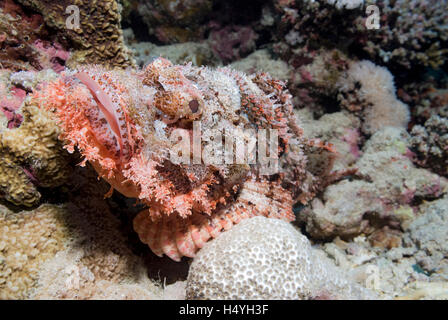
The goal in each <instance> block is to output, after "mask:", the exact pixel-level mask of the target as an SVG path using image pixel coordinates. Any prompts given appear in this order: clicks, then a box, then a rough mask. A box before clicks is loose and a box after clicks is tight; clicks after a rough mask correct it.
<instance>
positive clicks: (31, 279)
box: [0, 167, 162, 299]
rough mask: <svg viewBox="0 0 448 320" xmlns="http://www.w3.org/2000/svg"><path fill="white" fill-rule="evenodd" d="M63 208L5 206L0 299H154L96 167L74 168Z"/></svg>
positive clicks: (0, 216)
mask: <svg viewBox="0 0 448 320" xmlns="http://www.w3.org/2000/svg"><path fill="white" fill-rule="evenodd" d="M66 188H67V190H69V194H67V195H66V198H67V202H64V203H62V204H49V203H47V204H42V205H41V206H39V207H38V208H36V209H33V210H23V211H17V212H12V211H11V210H9V209H7V208H6V207H4V206H0V231H1V232H0V299H142V298H144V299H155V298H160V297H161V296H162V288H161V287H160V286H158V285H157V284H156V283H155V282H154V281H152V280H150V279H149V278H148V275H147V274H146V271H147V270H146V268H145V265H144V261H143V259H141V258H140V257H138V256H137V255H135V254H134V253H133V251H132V247H131V245H130V242H129V239H128V238H127V237H126V236H124V235H123V234H122V229H121V222H120V220H119V219H118V218H117V216H116V215H114V214H113V213H112V212H111V210H110V208H109V204H108V202H107V200H105V199H104V197H103V195H104V193H105V192H106V191H107V188H108V186H107V183H105V182H104V181H98V178H97V174H96V173H95V171H94V170H93V169H91V168H80V167H77V168H75V169H74V172H73V175H72V176H71V179H70V181H69V182H67V184H66Z"/></svg>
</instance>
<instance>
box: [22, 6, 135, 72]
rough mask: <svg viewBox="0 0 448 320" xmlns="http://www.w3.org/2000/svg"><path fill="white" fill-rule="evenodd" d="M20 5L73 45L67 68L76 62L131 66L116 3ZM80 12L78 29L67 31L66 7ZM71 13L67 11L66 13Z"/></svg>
mask: <svg viewBox="0 0 448 320" xmlns="http://www.w3.org/2000/svg"><path fill="white" fill-rule="evenodd" d="M19 2H20V3H21V4H23V5H24V6H26V7H29V8H31V9H33V10H36V11H37V12H39V13H41V14H42V17H43V19H44V20H45V23H46V24H47V25H48V26H49V27H51V28H56V29H57V30H58V31H59V33H60V35H61V37H63V38H67V39H70V40H71V41H72V42H73V47H74V48H75V52H74V53H73V55H72V57H71V59H70V60H69V61H68V64H69V65H76V64H78V63H102V64H105V65H109V66H114V67H127V66H130V65H133V61H132V59H131V57H130V55H129V50H128V49H127V48H126V46H125V45H124V41H123V35H122V31H121V28H120V20H121V17H120V12H119V5H118V3H117V1H116V0H98V1H94V2H92V1H84V0H77V1H69V0H63V1H58V2H57V3H56V4H55V3H54V1H51V0H20V1H19ZM70 5H76V6H77V8H78V9H79V23H80V26H79V27H78V28H76V27H74V28H67V25H66V20H67V19H68V18H69V14H67V13H66V10H67V7H68V6H70ZM68 12H70V11H68Z"/></svg>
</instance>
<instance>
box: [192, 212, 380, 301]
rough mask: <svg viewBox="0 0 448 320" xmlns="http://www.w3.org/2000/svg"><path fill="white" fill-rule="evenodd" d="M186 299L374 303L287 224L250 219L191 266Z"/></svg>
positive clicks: (370, 295) (207, 248)
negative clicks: (328, 300)
mask: <svg viewBox="0 0 448 320" xmlns="http://www.w3.org/2000/svg"><path fill="white" fill-rule="evenodd" d="M186 290H187V299H374V298H375V297H376V296H375V294H374V293H373V292H371V291H369V290H367V289H365V288H363V287H362V286H360V285H359V284H356V283H355V282H354V281H353V280H350V278H349V277H348V276H347V275H344V274H343V273H342V272H341V271H340V270H338V268H336V266H334V264H332V263H331V262H330V261H329V260H328V259H327V258H325V257H324V256H323V255H321V254H320V253H318V252H317V250H315V249H313V248H312V246H311V244H310V242H309V241H308V239H307V238H306V237H305V236H303V235H302V234H300V232H298V231H297V230H296V229H295V228H294V227H293V226H292V225H291V224H288V223H285V222H284V221H281V220H277V219H268V218H265V217H254V218H251V219H247V220H245V221H243V222H241V223H240V224H239V225H237V226H235V227H234V228H233V229H232V230H230V231H229V232H226V233H224V234H222V235H221V236H220V237H219V238H217V239H215V240H214V241H212V242H210V243H207V244H206V245H205V247H204V248H203V249H202V250H201V251H200V252H199V253H198V255H197V257H196V258H195V259H194V260H193V263H192V264H191V267H190V272H189V274H188V279H187V287H186Z"/></svg>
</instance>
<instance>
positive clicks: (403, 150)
mask: <svg viewBox="0 0 448 320" xmlns="http://www.w3.org/2000/svg"><path fill="white" fill-rule="evenodd" d="M409 146H410V145H409V135H408V134H407V133H406V132H405V131H404V130H403V129H398V128H393V127H388V128H385V129H383V130H381V131H378V132H377V133H376V134H374V135H373V136H372V137H371V138H370V139H369V140H368V141H367V143H366V144H365V146H364V148H363V150H362V152H363V155H362V156H361V157H360V158H359V160H358V161H357V162H356V163H355V166H356V167H357V168H358V172H357V175H358V176H359V177H360V178H361V179H359V180H353V181H349V180H344V181H341V182H339V183H336V184H333V185H331V186H329V187H328V188H327V189H326V190H325V192H324V193H323V198H322V200H321V199H319V198H315V199H314V200H313V201H312V202H311V205H310V206H309V207H307V208H305V209H304V210H302V212H300V214H299V217H298V220H299V221H301V222H302V223H304V224H305V226H306V231H307V232H308V233H310V234H311V235H312V237H313V238H315V239H319V238H321V239H322V238H323V239H325V238H333V237H336V236H340V237H343V238H352V237H354V236H357V235H360V234H362V233H364V234H371V233H373V232H374V231H375V230H378V229H381V228H383V227H384V226H389V227H391V228H393V229H399V228H400V226H402V225H403V224H406V223H409V221H412V219H413V218H414V215H415V213H414V210H417V208H415V206H416V205H418V203H419V201H421V199H428V200H429V199H434V198H437V197H440V196H441V195H443V194H444V193H446V191H447V187H448V181H447V180H446V179H444V178H443V177H439V176H437V175H435V174H432V173H431V172H429V171H427V170H425V169H418V168H416V167H415V166H414V165H413V163H412V161H411V159H410V151H409ZM419 199H420V200H419Z"/></svg>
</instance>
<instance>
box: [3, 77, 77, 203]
mask: <svg viewBox="0 0 448 320" xmlns="http://www.w3.org/2000/svg"><path fill="white" fill-rule="evenodd" d="M7 75H8V78H9V79H8V80H9V81H8V82H6V83H2V86H3V92H4V93H5V96H4V97H3V100H2V101H3V102H8V103H6V104H2V108H6V111H8V112H9V113H10V119H8V120H9V121H8V123H7V127H6V128H5V127H4V128H1V129H0V152H1V153H2V158H1V160H0V193H1V198H3V199H5V200H7V201H8V202H11V203H13V204H15V205H18V206H33V205H36V204H38V203H39V200H40V197H41V193H40V191H39V188H50V187H57V186H60V185H61V184H63V183H64V181H66V179H67V177H68V175H69V171H70V169H69V164H68V158H67V154H66V152H64V151H63V150H62V149H61V146H62V144H61V143H60V142H59V140H58V135H59V132H60V130H59V127H58V126H57V124H56V122H55V121H54V120H53V118H52V117H51V116H50V114H49V113H48V112H46V111H44V110H41V109H39V108H38V107H37V106H36V105H35V104H34V103H33V102H32V101H30V99H26V100H25V97H26V91H24V90H22V89H19V88H18V87H17V86H15V85H14V84H13V83H12V82H11V80H12V79H13V77H15V78H16V81H17V80H18V79H17V77H20V75H21V73H15V74H12V75H11V74H10V73H8V74H7ZM34 75H36V74H35V73H34ZM46 75H47V76H49V78H51V74H50V75H49V74H46ZM41 76H42V75H41ZM35 78H39V76H38V75H36V76H35ZM47 79H48V78H47ZM7 92H9V93H11V95H12V98H11V99H9V98H8V96H6V93H7ZM17 92H19V97H18V94H17ZM14 103H15V104H16V105H15V106H14ZM8 108H9V109H8ZM4 112H5V111H4Z"/></svg>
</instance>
